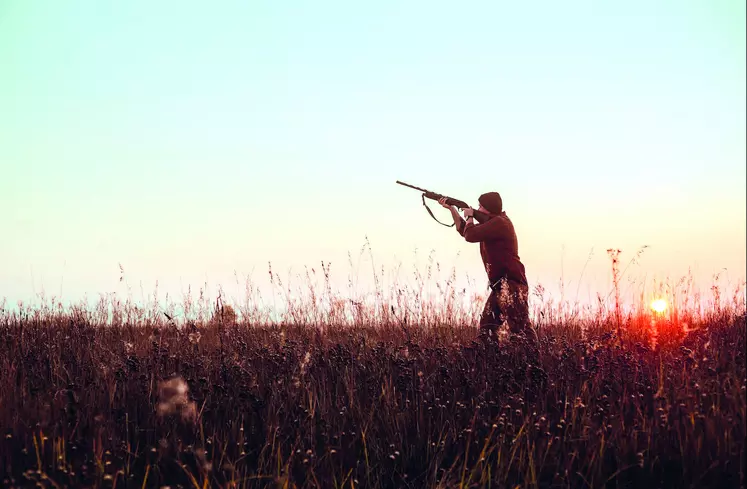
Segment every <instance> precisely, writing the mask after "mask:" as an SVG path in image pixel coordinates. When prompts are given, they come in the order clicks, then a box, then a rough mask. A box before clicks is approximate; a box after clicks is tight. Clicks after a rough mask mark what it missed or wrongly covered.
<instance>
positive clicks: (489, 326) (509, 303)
mask: <svg viewBox="0 0 747 489" xmlns="http://www.w3.org/2000/svg"><path fill="white" fill-rule="evenodd" d="M478 201H479V202H480V208H479V209H478V210H479V211H480V212H483V213H485V214H487V215H488V216H489V218H488V219H487V220H486V221H485V222H482V223H480V224H475V222H474V209H472V208H471V207H470V208H467V209H464V216H465V217H466V218H467V220H466V221H465V220H464V219H462V217H461V216H460V215H459V211H458V210H457V209H456V207H454V206H453V205H448V204H446V201H445V198H444V199H441V200H439V201H438V202H439V204H441V205H442V206H443V207H445V208H447V209H449V210H450V211H451V216H452V217H453V218H454V226H455V227H456V230H457V231H458V232H459V234H460V235H461V236H463V237H464V239H465V240H467V241H468V242H470V243H480V255H481V256H482V261H483V264H484V265H485V271H486V272H487V274H488V281H489V285H490V289H491V292H490V295H489V296H488V300H487V301H486V302H485V308H484V309H483V312H482V314H481V315H480V333H481V334H484V335H487V336H488V337H492V336H493V335H495V334H496V333H497V331H498V328H499V327H500V326H501V325H502V324H503V323H504V322H506V323H508V327H509V330H510V331H511V332H512V333H514V334H516V335H519V336H523V337H525V338H526V339H527V341H529V342H530V343H531V344H533V345H534V346H536V345H537V332H536V331H535V330H534V328H533V327H532V324H531V322H530V321H529V305H528V295H529V286H528V284H527V278H526V273H525V271H524V264H523V263H521V260H520V259H519V245H518V240H517V238H516V232H515V231H514V225H513V223H512V222H511V220H510V219H509V218H508V216H507V215H506V213H505V212H504V211H503V200H502V199H501V196H500V194H499V193H498V192H488V193H485V194H482V195H481V196H480V198H479V199H478Z"/></svg>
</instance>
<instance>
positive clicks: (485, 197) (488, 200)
mask: <svg viewBox="0 0 747 489" xmlns="http://www.w3.org/2000/svg"><path fill="white" fill-rule="evenodd" d="M477 200H478V202H480V210H481V211H487V212H489V213H491V214H500V213H501V212H503V200H502V199H501V194H499V193H498V192H488V193H485V194H482V195H481V196H480V198H479V199H477Z"/></svg>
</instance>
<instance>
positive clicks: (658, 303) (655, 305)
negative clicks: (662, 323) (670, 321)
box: [651, 299, 667, 314]
mask: <svg viewBox="0 0 747 489" xmlns="http://www.w3.org/2000/svg"><path fill="white" fill-rule="evenodd" d="M651 310H652V311H654V312H658V313H659V314H661V313H662V312H664V311H666V310H667V301H665V300H664V299H656V300H653V301H651Z"/></svg>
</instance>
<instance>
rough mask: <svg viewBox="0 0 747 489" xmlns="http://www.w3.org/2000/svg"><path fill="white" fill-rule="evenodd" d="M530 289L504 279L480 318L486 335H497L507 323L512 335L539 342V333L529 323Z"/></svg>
mask: <svg viewBox="0 0 747 489" xmlns="http://www.w3.org/2000/svg"><path fill="white" fill-rule="evenodd" d="M528 296H529V287H527V286H526V285H524V284H522V283H519V282H514V281H513V280H508V279H506V278H502V279H500V280H499V281H498V283H497V284H496V285H495V286H494V287H493V288H492V291H491V292H490V296H488V300H487V301H486V302H485V308H484V309H483V311H482V314H481V316H480V330H481V332H482V333H484V334H491V333H492V334H495V333H496V332H497V331H498V328H499V327H500V326H501V325H502V324H503V323H504V322H505V323H507V324H508V328H509V330H510V331H511V333H514V334H518V335H523V336H525V337H526V338H527V339H528V340H529V341H531V342H533V343H536V342H537V332H536V331H535V330H534V328H533V327H532V323H531V322H530V321H529V301H528V299H529V298H528Z"/></svg>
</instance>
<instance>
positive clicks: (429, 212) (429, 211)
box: [421, 194, 454, 228]
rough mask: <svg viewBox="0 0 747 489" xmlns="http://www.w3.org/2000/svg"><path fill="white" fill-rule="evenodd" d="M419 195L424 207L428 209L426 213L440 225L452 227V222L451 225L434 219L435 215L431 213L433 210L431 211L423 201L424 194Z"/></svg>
mask: <svg viewBox="0 0 747 489" xmlns="http://www.w3.org/2000/svg"><path fill="white" fill-rule="evenodd" d="M421 197H422V199H423V205H424V206H425V209H426V210H427V211H428V214H430V215H431V217H432V218H433V220H434V221H436V222H437V223H439V224H440V225H442V226H446V227H447V228H451V227H454V223H451V225H449V224H444V223H442V222H441V221H439V220H438V219H436V216H434V215H433V212H431V209H430V208H429V207H428V204H426V203H425V194H423V195H421Z"/></svg>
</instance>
